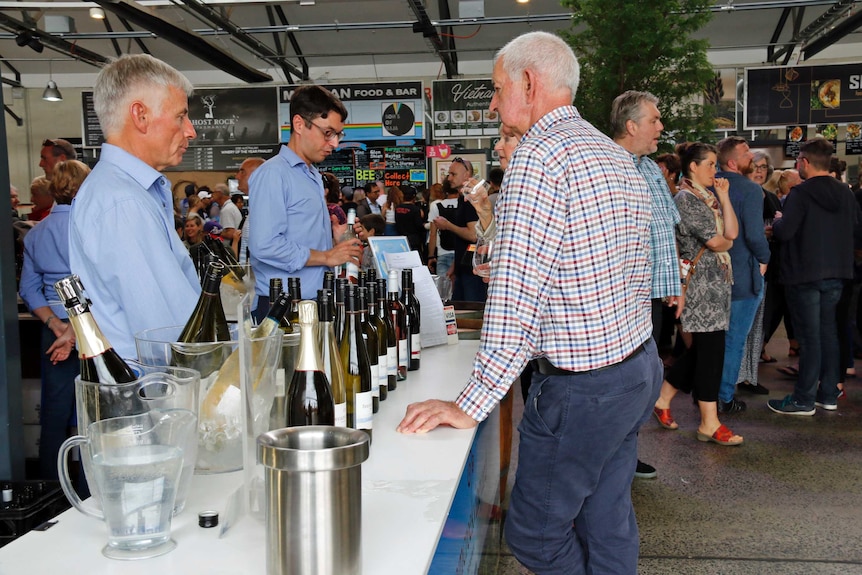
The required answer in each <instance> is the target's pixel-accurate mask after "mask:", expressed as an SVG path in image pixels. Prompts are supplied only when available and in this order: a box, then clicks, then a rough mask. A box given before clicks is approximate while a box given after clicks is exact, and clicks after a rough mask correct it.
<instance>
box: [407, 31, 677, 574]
mask: <svg viewBox="0 0 862 575" xmlns="http://www.w3.org/2000/svg"><path fill="white" fill-rule="evenodd" d="M578 80H579V66H578V62H577V59H576V58H575V55H574V53H573V52H572V50H571V48H569V46H567V45H566V44H565V42H563V41H562V40H561V39H560V38H559V37H557V36H555V35H553V34H548V33H545V32H530V33H528V34H524V35H523V36H519V37H518V38H515V39H514V40H512V41H511V42H509V43H508V44H507V45H506V46H504V47H503V48H502V49H501V50H500V51H499V52H498V54H497V56H496V59H495V63H494V72H493V83H494V97H493V99H492V100H491V106H490V108H491V110H492V111H496V112H498V113H499V115H500V119H501V121H502V122H503V123H504V124H505V125H506V126H508V127H510V128H511V129H512V130H513V131H514V133H515V135H516V136H517V137H520V138H521V143H520V145H519V146H518V148H517V150H516V151H515V152H514V154H513V156H512V159H511V162H510V164H509V168H508V170H507V171H506V175H505V178H504V180H503V192H502V193H501V197H500V200H499V201H498V203H497V207H496V217H497V226H498V228H497V252H496V255H495V257H494V259H493V262H492V264H491V278H490V284H489V291H488V301H487V305H486V308H485V323H484V328H483V330H482V345H481V348H480V351H479V353H478V354H477V356H476V360H475V363H474V367H473V372H472V374H471V375H470V379H469V381H468V382H467V385H466V387H465V388H464V390H463V391H462V392H461V394H460V395H459V396H458V398H457V399H456V400H455V401H454V402H446V401H439V400H429V401H424V402H422V403H416V404H411V405H410V406H408V408H407V413H406V415H405V417H404V419H403V420H402V421H401V423H400V424H399V426H398V430H399V431H400V432H402V433H422V432H426V431H429V430H431V429H434V428H435V427H437V426H439V425H441V424H445V425H450V426H453V427H457V428H468V427H472V426H475V425H477V424H478V422H480V421H482V420H484V419H485V418H486V417H487V416H488V414H489V413H490V412H491V411H492V410H493V409H494V408H495V407H496V406H497V404H498V403H499V401H500V400H501V399H502V398H503V396H504V395H505V394H506V392H507V391H508V390H509V387H511V385H512V382H513V381H514V380H515V379H516V378H517V377H518V375H519V374H520V373H521V370H522V369H523V367H524V365H525V364H526V363H527V362H528V361H532V363H533V368H534V370H535V375H534V376H533V384H532V386H531V388H530V394H529V397H528V398H527V402H526V407H525V410H524V418H523V420H522V422H521V425H520V427H519V431H520V438H521V445H520V449H519V458H520V459H519V461H518V476H517V479H516V482H515V486H514V489H513V492H512V499H511V504H510V508H509V514H508V516H507V519H506V539H507V542H508V544H509V547H510V548H511V549H512V551H513V553H514V554H515V557H517V559H518V560H519V561H520V562H521V563H523V564H524V565H525V566H526V567H527V568H529V569H531V570H532V571H535V572H536V573H539V574H541V575H546V574H559V575H564V574H565V575H572V574H581V573H608V574H611V573H613V574H615V575H620V574H635V573H636V572H637V558H638V528H637V522H636V521H635V515H634V508H633V507H632V503H631V497H630V490H631V481H632V477H633V476H634V472H635V465H636V463H637V432H638V429H639V428H640V426H641V424H642V423H643V421H644V420H645V419H646V418H647V417H648V416H649V415H650V413H651V411H652V407H653V405H654V402H655V400H656V398H657V397H658V391H659V387H660V385H661V381H662V366H661V362H660V361H659V358H658V353H657V350H656V347H655V343H654V342H653V340H652V337H651V332H652V322H651V319H650V315H651V302H650V290H651V267H650V212H651V210H650V199H649V193H648V192H647V185H646V182H644V180H643V178H642V177H641V176H640V174H639V173H638V171H637V169H636V168H635V165H634V163H633V162H632V158H631V155H630V154H629V153H628V152H626V151H625V150H624V149H622V148H621V147H620V146H618V145H617V144H615V143H614V142H612V141H611V140H610V139H609V138H607V137H606V136H605V135H603V134H601V133H600V132H599V131H598V130H597V129H596V128H595V127H593V126H592V125H590V124H589V123H587V122H586V121H585V120H583V119H582V118H581V117H580V115H579V114H578V112H577V110H576V109H575V108H574V107H573V106H572V105H571V104H572V100H573V99H574V95H575V92H576V90H577V85H578Z"/></svg>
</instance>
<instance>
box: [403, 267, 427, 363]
mask: <svg viewBox="0 0 862 575" xmlns="http://www.w3.org/2000/svg"><path fill="white" fill-rule="evenodd" d="M401 303H402V304H403V305H404V309H405V311H406V312H407V323H408V329H409V330H410V343H409V347H410V363H409V364H408V369H409V370H410V371H416V370H417V369H419V362H420V360H421V359H422V335H421V323H420V322H421V318H420V317H419V312H420V309H419V300H418V299H416V294H415V293H414V292H413V270H410V269H404V270H401Z"/></svg>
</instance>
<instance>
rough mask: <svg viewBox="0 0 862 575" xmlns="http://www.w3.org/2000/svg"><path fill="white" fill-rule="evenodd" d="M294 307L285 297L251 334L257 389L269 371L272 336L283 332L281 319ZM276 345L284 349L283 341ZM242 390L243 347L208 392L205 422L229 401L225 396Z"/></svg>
mask: <svg viewBox="0 0 862 575" xmlns="http://www.w3.org/2000/svg"><path fill="white" fill-rule="evenodd" d="M288 306H290V296H288V295H287V294H286V293H282V294H281V295H279V296H278V298H277V299H276V300H275V302H274V303H273V304H272V306H270V308H269V311H268V312H267V314H266V317H265V318H264V319H263V321H262V322H260V325H259V326H257V327H255V328H254V329H253V330H252V331H251V339H252V344H251V382H252V386H253V388H254V389H257V387H258V385H260V380H261V378H262V377H263V371H264V369H265V368H266V365H265V361H264V359H263V358H264V357H266V356H267V355H268V352H269V351H271V350H269V349H267V346H268V345H270V340H269V339H267V338H268V337H269V336H271V335H272V334H274V333H275V332H276V331H278V330H279V321H280V318H283V317H284V313H285V312H286V311H287V308H288ZM273 345H281V341H278V342H275V343H274V344H273ZM231 388H236V389H239V347H237V348H236V349H234V350H233V352H231V354H230V356H228V358H227V360H225V362H224V364H223V365H222V366H221V369H220V370H219V373H218V375H217V376H216V379H215V381H214V382H213V384H212V386H211V387H210V388H209V389H208V390H207V392H206V395H205V396H204V399H203V401H202V402H201V419H202V420H206V419H211V418H212V417H213V416H214V415H215V414H217V413H218V412H219V406H220V404H221V402H222V400H223V399H224V397H225V393H226V392H227V391H228V390H229V389H231Z"/></svg>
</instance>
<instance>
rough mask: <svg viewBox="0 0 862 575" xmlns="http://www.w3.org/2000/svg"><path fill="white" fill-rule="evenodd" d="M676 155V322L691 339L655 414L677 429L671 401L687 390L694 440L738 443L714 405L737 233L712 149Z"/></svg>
mask: <svg viewBox="0 0 862 575" xmlns="http://www.w3.org/2000/svg"><path fill="white" fill-rule="evenodd" d="M677 153H678V154H679V156H680V160H681V163H682V171H683V175H684V176H685V177H684V179H683V180H682V182H681V184H680V186H679V192H678V193H677V194H676V196H675V197H674V201H675V202H676V206H677V209H678V210H679V214H680V218H681V220H680V223H679V224H678V225H677V231H676V237H677V242H678V243H679V251H680V259H681V260H683V262H689V264H690V266H691V268H692V269H691V270H690V271H688V272H687V275H686V274H685V273H684V274H683V277H684V278H685V279H684V280H683V285H684V289H685V307H684V309H683V311H682V316H681V318H680V319H681V321H682V327H683V329H684V330H685V331H686V332H689V333H691V335H692V344H691V347H689V348H688V350H686V352H685V353H684V354H683V355H682V357H680V358H679V359H678V360H676V361H675V362H674V364H673V367H672V368H671V369H670V372H669V373H668V376H667V379H666V380H665V381H664V383H663V384H662V388H661V394H660V395H659V398H658V400H657V401H656V404H655V410H654V413H655V416H656V419H658V422H659V424H661V426H662V427H664V428H666V429H678V428H679V425H677V423H676V422H675V421H674V420H673V417H672V416H671V413H670V402H671V399H673V397H674V395H676V393H677V391H684V392H685V393H689V392H690V393H692V395H693V396H694V398H695V399H696V400H697V405H698V408H699V409H700V425H699V426H698V429H697V438H698V440H700V441H711V442H713V443H718V444H719V445H740V444H742V441H743V438H742V436H740V435H735V434H734V433H733V432H732V431H731V430H730V429H728V428H727V427H726V426H725V425H722V424H721V422H720V421H719V420H718V407H717V400H718V388H719V385H720V383H721V372H722V366H723V363H724V332H725V330H726V329H727V325H728V321H729V319H730V286H731V284H732V282H733V274H732V270H731V267H730V255H729V254H728V253H727V250H728V249H730V247H731V246H732V245H733V240H734V239H736V236H737V234H738V232H739V229H738V224H737V221H736V215H735V214H734V212H733V207H732V206H731V204H730V199H729V197H728V187H729V184H728V182H727V180H725V179H723V178H716V177H715V172H716V169H715V166H716V153H715V147H714V146H711V145H709V144H702V143H700V142H694V143H687V144H682V145H680V146H679V148H678V150H677ZM710 187H713V188H714V190H715V193H713V192H712V191H710V190H709V189H708V188H710ZM701 252H702V253H701ZM698 255H700V257H699V258H698ZM695 261H696V263H691V262H695ZM683 269H685V266H683Z"/></svg>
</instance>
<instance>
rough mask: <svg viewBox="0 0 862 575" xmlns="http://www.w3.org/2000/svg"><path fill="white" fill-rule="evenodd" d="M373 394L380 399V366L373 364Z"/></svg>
mask: <svg viewBox="0 0 862 575" xmlns="http://www.w3.org/2000/svg"><path fill="white" fill-rule="evenodd" d="M371 394H372V395H373V396H374V397H380V366H379V365H374V364H373V363H372V364H371Z"/></svg>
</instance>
